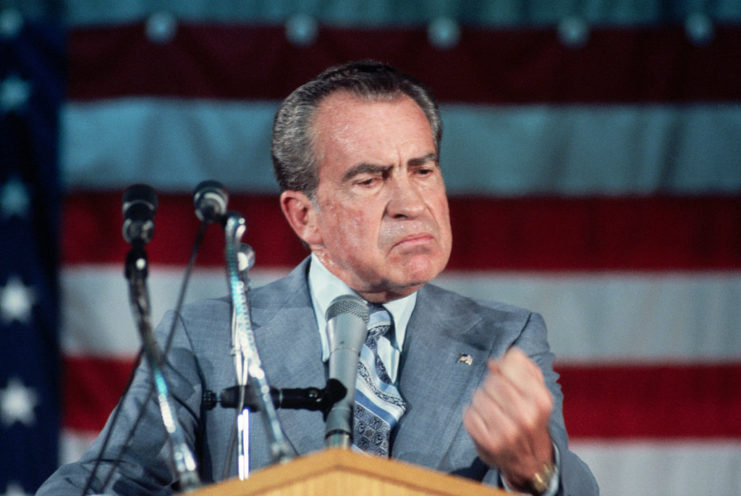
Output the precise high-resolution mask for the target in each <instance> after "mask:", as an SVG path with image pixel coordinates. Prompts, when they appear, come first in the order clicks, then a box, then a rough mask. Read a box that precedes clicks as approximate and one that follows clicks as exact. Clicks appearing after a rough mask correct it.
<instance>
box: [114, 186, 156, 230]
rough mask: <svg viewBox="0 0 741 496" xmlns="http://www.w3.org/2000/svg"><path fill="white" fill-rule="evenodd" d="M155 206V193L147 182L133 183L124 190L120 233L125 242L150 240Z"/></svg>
mask: <svg viewBox="0 0 741 496" xmlns="http://www.w3.org/2000/svg"><path fill="white" fill-rule="evenodd" d="M157 206H158V204H157V194H156V193H155V192H154V188H152V187H151V186H149V185H147V184H134V185H132V186H129V187H128V188H126V190H124V193H123V197H122V199H121V210H122V212H123V216H124V223H123V228H122V234H123V237H124V239H125V240H126V242H127V243H134V242H137V241H141V242H143V243H148V242H150V241H151V240H152V236H154V214H155V213H156V212H157Z"/></svg>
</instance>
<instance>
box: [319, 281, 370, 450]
mask: <svg viewBox="0 0 741 496" xmlns="http://www.w3.org/2000/svg"><path fill="white" fill-rule="evenodd" d="M326 318H327V337H328V338H329V350H330V351H329V380H332V379H336V380H338V381H339V382H340V384H342V385H343V386H344V387H345V389H347V393H346V394H345V396H344V398H342V399H341V400H340V401H338V402H337V403H335V404H334V406H332V409H331V410H330V411H329V414H328V415H327V423H326V431H325V434H324V443H325V445H326V446H327V447H343V448H349V447H350V446H351V445H352V411H353V405H354V403H355V380H356V377H357V375H358V360H359V358H360V349H361V348H362V347H363V343H364V342H365V337H366V335H367V334H368V305H367V304H366V303H365V301H363V299H362V298H360V297H359V296H357V295H342V296H338V297H337V298H335V299H334V300H333V301H332V304H331V305H330V306H329V308H328V309H327V315H326Z"/></svg>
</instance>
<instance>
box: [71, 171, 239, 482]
mask: <svg viewBox="0 0 741 496" xmlns="http://www.w3.org/2000/svg"><path fill="white" fill-rule="evenodd" d="M206 184H208V185H209V186H210V187H213V186H214V185H218V186H220V184H219V183H218V182H216V181H204V182H202V183H200V184H199V185H198V186H197V187H196V191H195V198H194V201H195V199H199V197H200V196H202V193H201V189H202V186H203V185H206ZM136 186H138V185H135V186H131V187H130V188H128V189H127V191H128V190H130V189H132V188H134V187H136ZM220 191H221V192H223V194H224V195H226V192H225V190H223V187H221V190H220ZM126 193H127V192H124V198H126ZM209 193H212V191H209ZM209 196H211V195H209ZM124 201H125V200H124ZM223 201H224V210H226V208H225V207H226V196H225V197H224V198H223ZM124 205H125V206H124V208H126V203H124ZM209 207H213V205H212V204H209ZM222 214H223V212H222ZM196 215H197V217H198V218H199V219H200V220H201V223H200V226H199V229H198V233H197V234H196V237H195V239H194V241H193V245H192V248H191V253H190V257H189V259H188V264H187V265H186V268H185V273H184V275H183V280H182V282H181V284H180V291H179V293H178V299H177V303H176V305H175V309H174V310H173V319H172V323H171V325H170V329H169V330H168V333H167V338H166V340H165V347H164V349H163V353H162V359H163V360H164V361H165V362H166V361H167V354H168V352H169V350H170V347H171V345H172V340H173V338H174V334H175V327H176V325H177V320H178V318H179V316H180V312H181V310H182V306H183V303H184V301H185V294H186V291H187V287H188V283H189V281H190V277H191V273H192V271H193V267H194V266H195V261H196V258H197V256H198V251H199V249H200V246H201V243H202V241H203V238H204V237H205V233H206V228H207V227H208V225H209V224H210V223H212V222H214V221H215V220H218V215H217V213H214V212H212V211H208V212H207V215H203V216H202V215H201V214H200V205H199V204H198V203H197V202H196ZM124 237H125V238H126V240H127V241H129V239H128V238H127V237H126V234H124ZM143 353H144V347H143V345H142V347H141V348H140V349H139V352H138V353H137V357H136V360H135V362H134V367H133V368H132V370H131V372H130V374H129V378H128V380H127V383H126V386H125V388H124V391H123V393H122V395H121V399H120V400H119V404H118V405H117V407H116V408H115V409H114V412H113V416H112V417H111V421H110V426H109V428H108V430H107V432H106V435H105V437H104V439H103V442H102V444H101V447H100V449H99V451H98V455H97V456H96V458H95V464H94V465H93V469H92V471H91V472H90V475H89V476H88V478H87V481H86V483H85V486H84V488H83V489H82V492H81V493H80V496H85V495H86V494H87V491H88V489H90V487H91V485H92V483H93V480H94V479H95V475H96V473H97V471H98V469H99V467H100V464H101V463H102V460H103V455H104V453H105V451H106V448H107V447H108V443H109V442H110V437H111V434H112V433H113V432H114V428H115V425H116V423H117V421H118V418H119V413H120V411H121V409H122V407H123V405H124V403H125V401H126V398H127V396H128V393H129V391H130V389H131V385H132V383H133V380H134V377H135V375H136V371H137V369H138V367H139V365H140V364H141V358H142V355H143ZM154 389H155V386H154V384H152V383H150V386H149V391H148V392H147V395H146V398H145V400H144V402H143V403H142V407H141V409H140V410H139V414H138V415H137V417H136V419H135V420H134V423H133V424H132V425H131V428H130V429H129V431H128V433H127V435H126V438H125V439H124V442H123V443H122V444H121V448H120V449H119V451H118V453H117V455H116V457H115V458H114V459H113V462H112V464H111V467H110V469H109V471H108V474H107V475H106V478H105V479H104V480H103V485H102V486H101V488H100V492H101V493H104V492H105V489H106V488H107V487H108V485H109V484H110V482H111V478H112V477H113V474H114V473H115V471H116V469H117V468H118V465H119V464H120V463H121V461H122V460H123V455H124V453H125V452H126V450H127V449H128V448H129V445H130V443H131V441H132V439H133V437H134V434H135V433H136V430H137V428H138V427H139V424H140V423H141V420H142V418H143V417H144V413H145V412H146V406H147V405H148V404H149V402H150V401H151V400H152V396H153V394H154Z"/></svg>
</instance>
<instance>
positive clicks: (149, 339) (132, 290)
mask: <svg viewBox="0 0 741 496" xmlns="http://www.w3.org/2000/svg"><path fill="white" fill-rule="evenodd" d="M148 265H149V262H148V260H147V254H146V251H145V250H144V243H143V242H142V241H140V240H137V241H135V242H133V243H132V247H131V250H129V253H128V255H127V256H126V270H125V273H126V279H127V280H128V282H129V303H130V305H131V311H132V313H133V315H134V320H135V321H136V325H137V328H138V330H139V334H140V335H141V339H142V345H143V346H142V348H143V351H144V356H145V358H146V359H147V362H148V363H149V368H150V370H151V375H152V383H153V384H154V387H155V391H156V393H157V404H158V406H159V409H160V416H161V417H162V423H163V424H164V426H165V430H166V431H167V435H168V442H169V444H170V448H171V449H172V457H173V461H174V465H175V471H176V472H177V475H178V477H179V481H180V488H181V489H182V490H183V491H192V490H194V489H196V488H198V487H199V486H200V485H201V481H200V479H199V477H198V472H197V471H196V460H195V457H194V456H193V453H191V451H190V449H189V448H188V444H187V443H186V442H185V437H184V435H183V432H182V430H181V429H180V428H179V424H178V421H177V418H176V417H175V415H174V414H173V408H172V404H171V401H170V393H169V391H168V386H167V381H166V380H165V375H164V373H163V371H162V364H163V363H164V361H163V359H162V355H161V354H160V352H159V348H157V343H156V342H155V340H154V334H153V332H152V322H151V307H150V301H149V292H148V290H147V284H146V279H147V274H148Z"/></svg>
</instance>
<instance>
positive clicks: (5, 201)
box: [0, 177, 30, 219]
mask: <svg viewBox="0 0 741 496" xmlns="http://www.w3.org/2000/svg"><path fill="white" fill-rule="evenodd" d="M29 203H30V201H29V199H28V189H27V188H26V185H25V184H23V181H21V180H19V179H18V178H15V177H14V178H12V179H10V180H9V181H8V182H6V183H5V184H4V185H3V187H2V189H0V213H2V216H3V218H5V219H9V218H10V217H12V216H14V215H15V216H18V217H25V216H26V214H27V213H28V205H29Z"/></svg>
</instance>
